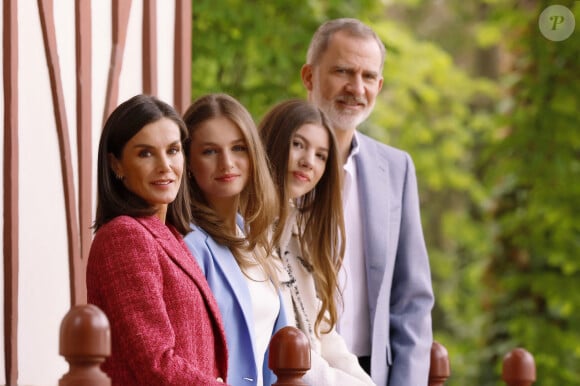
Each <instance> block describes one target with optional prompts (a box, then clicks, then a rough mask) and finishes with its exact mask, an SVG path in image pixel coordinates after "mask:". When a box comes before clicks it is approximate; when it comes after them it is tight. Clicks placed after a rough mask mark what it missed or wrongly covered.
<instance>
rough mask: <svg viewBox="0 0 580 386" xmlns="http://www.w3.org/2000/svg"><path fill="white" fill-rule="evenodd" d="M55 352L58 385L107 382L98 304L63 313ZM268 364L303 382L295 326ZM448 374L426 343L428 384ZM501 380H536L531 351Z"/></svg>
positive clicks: (304, 357)
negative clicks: (61, 364)
mask: <svg viewBox="0 0 580 386" xmlns="http://www.w3.org/2000/svg"><path fill="white" fill-rule="evenodd" d="M59 351H60V355H62V356H63V357H64V358H65V360H66V361H67V362H68V363H69V371H68V373H66V374H65V375H63V376H62V378H61V379H60V381H59V386H110V385H111V380H110V378H109V377H108V376H107V375H106V374H105V373H104V372H103V371H101V369H100V365H101V363H103V362H104V361H105V359H106V358H107V357H108V356H109V355H110V354H111V333H110V327H109V321H108V319H107V316H106V315H105V314H104V313H103V311H101V310H100V309H99V308H98V307H96V306H94V305H91V304H85V305H77V306H74V307H73V308H71V309H70V311H69V312H68V313H67V314H66V315H65V317H64V318H63V320H62V323H61V326H60V348H59ZM268 366H269V367H270V369H272V371H273V372H274V373H275V374H276V376H277V377H278V381H277V382H276V383H275V384H273V385H272V386H305V385H306V384H305V383H304V382H303V381H302V377H303V375H304V374H305V373H306V372H307V371H308V370H309V369H310V345H309V343H308V338H307V337H306V335H304V334H303V333H302V331H300V330H299V329H297V328H294V327H284V328H282V329H281V330H280V331H278V332H277V333H276V334H274V336H273V337H272V339H271V341H270V354H269V358H268ZM450 376H451V366H450V362H449V354H448V353H447V349H446V348H445V347H444V346H443V345H442V344H440V343H439V342H433V345H432V346H431V367H430V369H429V385H428V386H443V385H444V384H445V382H446V381H447V379H449V377H450ZM502 379H503V381H504V382H505V384H506V385H507V386H531V385H532V384H533V383H534V382H535V381H536V365H535V363H534V357H533V356H532V354H530V353H529V352H527V351H526V350H524V349H523V348H516V349H513V350H512V351H510V352H509V353H507V354H506V356H505V357H504V359H503V367H502Z"/></svg>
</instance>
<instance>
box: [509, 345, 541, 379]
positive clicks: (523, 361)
mask: <svg viewBox="0 0 580 386" xmlns="http://www.w3.org/2000/svg"><path fill="white" fill-rule="evenodd" d="M501 379H503V381H504V382H505V383H506V385H508V386H531V385H532V384H533V383H534V382H535V381H536V363H535V362H534V357H533V356H532V354H530V353H529V352H527V351H526V350H524V349H523V348H519V347H518V348H515V349H513V350H512V351H510V352H509V353H507V354H506V355H505V357H504V358H503V367H502V374H501Z"/></svg>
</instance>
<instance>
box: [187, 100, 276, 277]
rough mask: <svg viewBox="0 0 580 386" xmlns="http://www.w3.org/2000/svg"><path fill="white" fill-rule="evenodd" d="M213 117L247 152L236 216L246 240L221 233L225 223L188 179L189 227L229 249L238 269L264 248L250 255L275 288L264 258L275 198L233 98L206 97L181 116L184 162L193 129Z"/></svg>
mask: <svg viewBox="0 0 580 386" xmlns="http://www.w3.org/2000/svg"><path fill="white" fill-rule="evenodd" d="M218 117H224V118H227V119H229V120H230V121H231V122H232V123H234V124H235V125H236V126H237V127H238V128H239V129H240V131H241V132H242V135H243V136H244V140H245V142H246V146H247V149H248V156H249V159H250V179H249V181H248V183H247V184H246V187H245V188H244V190H243V191H242V192H241V193H240V195H239V197H238V200H239V203H238V208H239V210H238V212H239V213H240V214H241V216H242V218H243V219H244V228H245V229H244V235H245V236H244V237H239V236H238V235H237V234H235V233H234V234H232V233H230V232H228V231H227V230H226V229H227V228H226V227H225V226H224V220H223V219H222V218H220V216H218V214H217V213H216V211H215V210H214V209H213V208H212V207H211V206H210V204H209V202H208V200H207V199H206V198H205V195H204V192H203V191H202V190H201V188H200V187H199V185H198V184H197V182H196V181H195V178H194V177H193V176H191V177H189V187H190V197H191V210H192V216H193V222H194V223H196V224H197V225H198V226H200V227H201V228H203V229H204V230H205V231H206V232H207V233H208V234H209V235H210V236H211V237H212V238H213V239H214V240H215V241H216V242H217V243H219V244H221V245H224V246H226V247H228V248H229V249H230V250H231V251H232V253H233V255H234V257H235V258H236V260H237V262H238V264H239V265H240V267H242V268H245V267H248V266H249V265H251V264H252V262H251V261H250V260H249V259H248V258H247V257H245V256H246V254H245V253H244V252H255V251H259V250H260V249H261V248H263V250H264V251H265V254H261V253H255V257H256V260H257V261H258V263H259V264H261V265H262V267H263V268H264V269H265V271H266V273H267V274H268V275H269V276H270V278H271V279H273V280H274V282H275V283H277V282H278V281H277V280H276V278H277V275H276V274H275V271H274V267H273V265H272V263H271V262H270V261H269V259H268V256H271V254H272V252H273V250H274V248H273V243H272V241H271V238H270V235H271V227H272V224H273V222H274V221H275V219H276V216H277V215H278V197H277V194H276V188H275V186H274V182H273V181H272V176H271V175H270V172H269V164H268V160H267V157H266V153H265V151H264V148H263V146H262V143H261V141H260V137H259V135H258V131H257V129H256V125H255V123H254V121H253V119H252V116H251V115H250V113H249V112H248V111H247V109H246V108H245V107H244V106H243V105H242V104H241V103H240V102H238V101H237V100H236V99H234V98H233V97H231V96H229V95H227V94H222V93H213V94H207V95H204V96H202V97H200V98H198V99H197V100H195V101H194V102H193V104H192V105H191V106H190V107H189V108H188V109H187V111H186V112H185V114H184V116H183V120H184V121H185V125H186V126H187V128H188V130H189V139H188V143H187V144H186V146H185V156H186V159H187V160H190V159H191V141H192V138H193V134H194V133H195V131H196V130H197V128H198V127H199V126H200V125H201V124H202V123H204V122H206V121H208V120H210V119H213V118H218ZM188 162H189V161H188ZM188 169H189V168H188ZM188 174H189V173H188Z"/></svg>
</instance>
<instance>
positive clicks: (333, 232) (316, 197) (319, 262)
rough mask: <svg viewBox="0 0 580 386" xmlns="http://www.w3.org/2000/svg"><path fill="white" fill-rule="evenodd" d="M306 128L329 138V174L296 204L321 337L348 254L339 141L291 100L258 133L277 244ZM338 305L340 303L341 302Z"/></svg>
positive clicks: (310, 110)
mask: <svg viewBox="0 0 580 386" xmlns="http://www.w3.org/2000/svg"><path fill="white" fill-rule="evenodd" d="M305 124H315V125H319V126H321V127H323V128H324V129H325V130H326V131H327V132H328V137H329V141H330V143H329V152H328V157H327V160H326V168H325V170H324V173H323V175H322V177H321V178H320V181H318V183H317V184H316V186H315V187H314V189H312V190H311V191H310V192H308V193H306V194H305V195H303V196H302V197H299V198H298V199H296V200H294V205H295V206H296V208H297V210H298V217H297V221H298V229H299V230H301V232H300V234H299V240H300V248H301V250H302V254H303V256H302V257H303V258H304V259H306V261H307V262H308V263H309V264H310V265H311V266H312V271H313V275H314V282H315V285H316V291H317V294H318V297H319V298H320V300H321V302H322V306H321V308H320V310H319V312H318V315H317V317H316V322H315V324H314V329H315V331H316V334H317V335H318V331H319V327H320V323H321V322H322V321H323V320H324V321H325V322H327V323H328V330H325V331H322V332H323V333H327V332H329V331H330V330H331V329H332V328H333V327H334V326H335V324H336V322H337V318H338V315H337V314H338V312H337V301H338V300H339V299H340V298H341V293H340V288H339V285H338V271H339V269H340V267H341V265H342V261H343V258H344V248H345V230H344V215H343V208H342V195H341V188H342V182H341V181H342V171H341V164H340V160H339V156H338V147H337V142H336V137H335V135H334V132H333V130H332V129H331V127H330V123H329V121H328V119H327V118H326V116H325V115H324V113H323V112H322V111H321V110H320V109H318V108H317V107H316V106H314V105H313V104H311V103H309V102H307V101H304V100H300V99H291V100H288V101H284V102H281V103H279V104H277V105H276V106H274V107H273V108H272V109H271V110H270V111H269V112H268V113H267V114H266V115H265V116H264V118H263V119H262V121H261V122H260V124H259V126H258V129H259V131H260V136H261V138H262V142H263V143H264V146H265V148H266V152H267V154H268V157H269V159H270V165H271V168H272V175H273V176H274V181H275V182H276V184H277V186H278V196H279V200H280V203H281V205H280V211H279V215H278V224H279V226H278V227H277V228H276V229H275V231H274V240H275V243H276V244H278V243H279V242H280V238H281V236H282V232H283V230H284V229H283V228H284V224H285V222H286V220H287V217H288V212H289V203H290V198H289V192H288V187H287V176H288V159H289V155H290V146H291V144H292V140H293V138H294V135H295V133H296V131H297V130H298V129H299V128H300V127H301V126H303V125H305ZM337 299H338V300H337Z"/></svg>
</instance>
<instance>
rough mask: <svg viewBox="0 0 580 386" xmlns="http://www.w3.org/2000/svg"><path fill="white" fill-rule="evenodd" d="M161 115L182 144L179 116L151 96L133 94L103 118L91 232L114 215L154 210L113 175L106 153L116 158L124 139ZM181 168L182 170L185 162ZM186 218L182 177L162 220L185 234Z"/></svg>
mask: <svg viewBox="0 0 580 386" xmlns="http://www.w3.org/2000/svg"><path fill="white" fill-rule="evenodd" d="M161 118H168V119H171V120H172V121H173V122H175V123H176V124H177V126H178V127H179V132H180V135H181V142H182V146H185V145H184V143H185V140H186V139H187V129H186V127H185V124H184V123H183V120H182V119H181V117H180V115H179V114H178V113H177V112H176V111H175V109H174V108H173V107H171V106H170V105H168V104H167V103H165V102H163V101H161V100H159V99H157V98H156V97H154V96H151V95H143V94H139V95H136V96H134V97H132V98H130V99H128V100H127V101H125V102H123V103H121V104H120V105H119V106H118V107H117V108H116V109H115V110H114V111H113V112H112V113H111V115H110V116H109V118H108V119H107V122H106V123H105V126H104V128H103V131H102V133H101V139H100V142H99V152H98V160H97V212H96V218H95V222H94V224H93V228H94V229H95V231H97V230H98V229H99V228H100V227H101V226H103V225H104V224H105V223H107V222H108V221H110V220H111V219H113V218H114V217H117V216H121V215H127V216H132V217H143V216H151V215H153V214H154V213H155V208H154V207H152V206H151V205H150V204H149V203H148V202H146V201H145V200H143V198H141V197H139V196H138V195H136V194H134V193H133V192H131V191H129V190H128V189H127V188H126V187H125V185H124V184H123V181H122V180H119V179H117V178H116V176H115V173H114V171H113V169H112V167H111V164H110V162H109V156H110V155H111V154H112V155H113V156H114V157H116V158H117V159H120V158H121V155H122V153H123V148H124V147H125V145H126V144H127V142H129V140H130V139H131V138H133V136H135V135H136V134H137V133H138V132H139V131H141V129H143V127H145V126H146V125H148V124H150V123H153V122H156V121H158V120H159V119H161ZM184 163H185V157H184ZM183 169H184V170H185V164H184V168H183ZM190 221H191V209H190V204H189V194H188V184H187V179H186V178H182V179H181V184H180V186H179V190H178V192H177V196H176V198H175V200H174V201H173V202H171V203H170V204H169V205H168V207H167V219H166V222H167V223H169V224H171V225H173V226H174V227H175V228H176V229H177V230H178V231H179V232H180V233H182V234H185V233H187V232H188V231H190V230H191V228H190Z"/></svg>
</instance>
